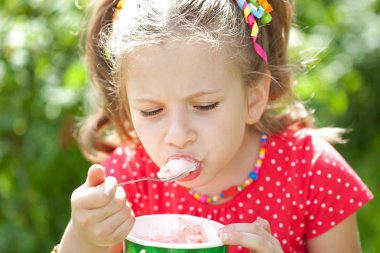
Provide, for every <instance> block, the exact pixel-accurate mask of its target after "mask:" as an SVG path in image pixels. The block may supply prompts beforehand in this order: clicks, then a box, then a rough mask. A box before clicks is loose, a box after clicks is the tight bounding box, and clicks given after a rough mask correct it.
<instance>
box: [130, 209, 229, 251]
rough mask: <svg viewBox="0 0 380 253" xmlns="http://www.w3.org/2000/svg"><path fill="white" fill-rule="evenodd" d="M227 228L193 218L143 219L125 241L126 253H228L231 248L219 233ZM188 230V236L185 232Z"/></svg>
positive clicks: (143, 217)
mask: <svg viewBox="0 0 380 253" xmlns="http://www.w3.org/2000/svg"><path fill="white" fill-rule="evenodd" d="M223 226H224V225H223V224H221V223H218V222H216V221H212V220H209V219H205V218H200V217H196V216H191V215H181V214H154V215H144V216H139V217H137V218H136V222H135V225H134V226H133V229H132V230H131V232H130V233H129V235H128V236H127V238H126V240H125V249H124V251H125V252H127V253H206V252H207V253H226V252H227V250H228V248H227V246H226V245H223V243H222V242H221V240H220V239H219V236H218V229H219V228H221V227H223ZM184 227H185V231H186V233H185V232H184V231H183V230H184V229H183V228H184ZM191 230H194V232H192V231H191ZM197 230H201V232H199V231H197ZM191 233H194V235H192V234H191ZM204 235H205V236H204ZM200 238H201V239H200ZM192 239H194V241H192ZM184 240H186V242H185V241H184Z"/></svg>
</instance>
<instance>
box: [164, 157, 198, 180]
mask: <svg viewBox="0 0 380 253" xmlns="http://www.w3.org/2000/svg"><path fill="white" fill-rule="evenodd" d="M177 159H183V160H187V161H188V162H191V163H192V164H194V166H195V168H192V169H191V170H190V172H189V174H187V175H186V176H185V177H183V178H181V179H178V180H177V181H178V182H185V181H190V180H193V179H195V178H197V177H198V176H199V175H200V174H201V170H202V166H201V162H200V161H199V160H198V159H195V158H194V157H191V156H186V155H173V156H170V157H169V159H168V161H169V160H177Z"/></svg>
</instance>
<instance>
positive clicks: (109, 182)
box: [71, 177, 118, 209]
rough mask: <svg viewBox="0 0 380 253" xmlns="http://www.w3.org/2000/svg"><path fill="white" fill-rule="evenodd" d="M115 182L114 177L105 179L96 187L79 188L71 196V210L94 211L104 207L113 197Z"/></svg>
mask: <svg viewBox="0 0 380 253" xmlns="http://www.w3.org/2000/svg"><path fill="white" fill-rule="evenodd" d="M117 188H118V187H117V181H116V179H115V178H114V177H107V178H106V179H105V180H104V182H103V183H102V184H100V185H98V186H96V187H90V188H86V187H79V188H78V189H77V190H75V191H74V193H73V195H72V196H71V205H72V208H73V209H76V208H84V209H95V208H101V207H104V206H106V205H107V204H108V203H109V202H110V201H111V200H112V199H113V198H114V196H115V192H116V189H117Z"/></svg>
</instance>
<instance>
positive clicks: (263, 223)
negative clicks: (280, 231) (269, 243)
mask: <svg viewBox="0 0 380 253" xmlns="http://www.w3.org/2000/svg"><path fill="white" fill-rule="evenodd" d="M255 223H256V224H258V225H259V226H260V227H262V228H263V229H265V230H266V231H268V233H270V234H271V233H272V232H271V229H270V224H269V222H268V221H267V220H265V219H263V218H261V217H257V219H256V221H255Z"/></svg>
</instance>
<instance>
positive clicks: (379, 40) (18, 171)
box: [0, 0, 380, 253]
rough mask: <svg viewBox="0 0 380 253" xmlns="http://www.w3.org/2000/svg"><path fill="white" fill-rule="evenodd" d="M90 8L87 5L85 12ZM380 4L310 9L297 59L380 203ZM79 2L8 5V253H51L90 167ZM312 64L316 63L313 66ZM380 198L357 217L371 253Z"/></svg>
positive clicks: (302, 19) (4, 78)
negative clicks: (83, 148)
mask: <svg viewBox="0 0 380 253" xmlns="http://www.w3.org/2000/svg"><path fill="white" fill-rule="evenodd" d="M82 5H83V3H82ZM379 11H380V1H379V0H377V1H376V0H361V1H355V0H331V1H326V0H303V1H299V2H298V3H297V19H296V20H295V27H294V29H293V30H292V34H291V48H290V55H291V56H292V58H293V59H294V60H295V61H296V62H304V63H305V64H303V65H297V66H301V71H298V72H297V74H296V80H297V82H296V91H297V94H298V95H299V96H300V97H301V98H302V99H304V100H305V101H306V103H307V104H308V106H310V107H311V108H314V109H315V115H316V117H317V119H318V125H320V126H326V125H327V126H331V125H333V126H339V127H345V128H349V129H351V131H350V132H349V133H348V134H346V136H345V137H346V138H347V139H348V140H349V142H348V144H345V145H338V146H337V148H338V150H339V151H340V152H341V153H342V154H343V156H344V157H345V158H346V159H347V161H348V162H349V163H350V164H351V165H352V166H353V168H354V169H355V170H356V171H357V173H358V174H359V176H360V177H361V178H362V179H363V181H364V182H366V184H367V185H368V186H369V187H370V189H371V190H372V191H373V192H374V194H375V196H378V195H379V194H380V190H379V188H380V187H379V183H378V182H379V179H380V170H379V169H378V166H379V163H380V99H378V98H379V97H380V85H379V84H380V71H379V70H378V69H379V65H380V27H379V26H380V25H379V24H380V15H379ZM82 17H83V9H82V7H81V4H80V2H77V1H76V2H74V1H64V0H56V1H46V0H28V1H27V0H15V1H5V0H0V203H1V204H0V206H1V208H0V252H14V253H17V252H49V250H51V248H52V247H53V245H54V244H56V243H57V242H59V240H60V237H61V235H62V233H63V231H64V229H65V226H66V224H67V222H68V220H69V217H70V203H69V202H70V194H71V192H72V191H73V190H74V189H75V188H76V187H78V186H79V185H80V184H82V182H83V181H84V180H85V177H86V172H87V168H88V166H89V163H88V162H87V161H85V160H84V159H83V157H82V156H81V154H80V153H79V150H78V147H77V145H76V143H75V141H74V139H73V137H72V131H73V129H74V127H75V122H77V120H78V117H80V116H81V115H83V98H84V97H85V95H86V88H85V87H86V83H87V77H86V72H85V69H84V67H83V61H82V60H81V57H80V55H79V48H78V45H79V41H80V31H81V29H82V28H81V27H82V24H81V20H82ZM313 59H314V60H313ZM379 209H380V204H379V202H378V201H377V199H375V200H373V201H372V202H370V203H369V204H368V205H366V206H364V207H363V208H362V210H360V211H359V213H358V220H359V228H360V232H361V240H362V247H363V251H364V252H368V253H372V252H373V253H375V252H378V249H380V233H379V231H380V212H378V210H379Z"/></svg>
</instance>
